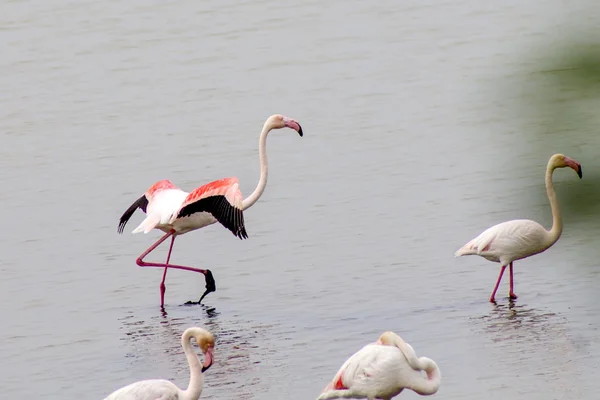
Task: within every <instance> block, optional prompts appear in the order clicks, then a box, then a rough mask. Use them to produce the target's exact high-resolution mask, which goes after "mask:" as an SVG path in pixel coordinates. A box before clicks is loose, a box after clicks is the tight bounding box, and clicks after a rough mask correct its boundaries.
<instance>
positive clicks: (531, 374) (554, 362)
mask: <svg viewBox="0 0 600 400" xmlns="http://www.w3.org/2000/svg"><path fill="white" fill-rule="evenodd" d="M470 321H471V322H472V324H473V329H474V330H475V331H476V332H477V333H478V334H483V336H484V346H485V347H486V348H487V349H490V350H491V352H490V353H489V355H492V358H491V359H490V360H489V363H490V364H493V368H491V370H493V371H494V374H502V376H503V377H504V379H503V380H504V382H503V385H504V386H513V387H519V386H523V385H521V384H520V383H521V382H523V380H527V381H529V382H531V384H530V385H527V389H526V392H527V393H525V392H522V394H528V395H529V394H531V395H533V394H540V393H554V394H558V393H561V394H564V395H568V396H570V398H581V395H582V393H579V392H578V391H579V390H581V389H580V388H581V387H582V386H581V385H580V384H579V383H580V381H581V380H582V376H581V373H582V372H583V371H582V370H581V366H580V365H579V364H578V362H577V361H578V359H579V357H580V354H581V346H580V343H577V340H576V339H575V338H574V337H573V335H572V333H571V332H570V329H569V327H568V321H567V320H566V318H565V317H563V316H561V315H560V314H557V313H554V312H551V311H543V310H538V309H535V308H531V307H529V306H527V305H526V304H518V303H517V302H514V301H510V302H509V303H508V304H502V305H494V306H493V308H492V310H491V311H490V312H489V313H488V314H486V315H482V316H479V317H474V318H471V319H470Z"/></svg>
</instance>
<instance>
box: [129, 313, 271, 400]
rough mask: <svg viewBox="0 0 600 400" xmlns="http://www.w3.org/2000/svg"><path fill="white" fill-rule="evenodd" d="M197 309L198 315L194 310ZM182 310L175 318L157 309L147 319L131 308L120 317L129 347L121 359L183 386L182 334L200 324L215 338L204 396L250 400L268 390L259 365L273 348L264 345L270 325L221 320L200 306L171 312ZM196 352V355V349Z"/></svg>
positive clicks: (185, 366)
mask: <svg viewBox="0 0 600 400" xmlns="http://www.w3.org/2000/svg"><path fill="white" fill-rule="evenodd" d="M199 309H201V310H202V313H198V311H197V310H199ZM182 310H185V311H186V313H185V314H184V315H182V316H177V317H175V316H170V315H169V313H167V311H166V310H164V309H162V310H161V313H160V314H158V315H153V316H147V317H146V318H140V317H137V316H136V315H134V312H133V311H129V313H128V315H126V316H125V317H123V318H121V321H122V324H123V327H122V330H123V331H124V334H125V336H124V337H123V339H122V340H125V341H127V342H128V344H129V346H130V347H131V351H130V352H129V353H128V354H126V357H127V358H128V359H129V362H130V367H131V368H132V369H134V370H135V368H136V365H137V366H138V367H139V366H140V365H141V364H146V365H147V364H151V365H158V367H156V368H155V370H156V371H158V372H159V373H161V374H162V375H160V377H161V378H164V379H169V380H173V381H175V383H176V384H179V385H180V386H181V387H186V386H187V382H188V379H189V376H188V374H189V367H188V364H187V360H186V358H185V355H184V353H183V349H182V348H181V334H182V333H183V331H184V330H185V329H186V328H188V327H190V326H200V327H203V328H205V329H208V330H209V331H210V332H211V333H212V334H213V335H214V336H215V339H216V346H215V362H214V364H213V367H212V368H211V369H210V370H209V372H207V377H206V381H205V391H204V392H203V394H202V397H203V398H205V397H206V398H211V395H212V396H214V397H218V398H223V396H226V397H227V398H239V399H253V398H255V395H256V394H258V393H262V392H264V391H265V389H266V388H268V380H267V381H266V382H265V380H264V379H261V375H260V374H259V371H258V364H260V362H261V358H263V357H264V356H265V353H273V352H274V350H272V349H270V348H269V346H270V343H272V340H269V335H270V333H271V332H272V328H273V326H267V325H260V324H255V323H252V322H251V321H243V320H226V321H225V320H223V318H222V317H221V314H220V313H219V312H218V311H217V310H216V309H215V308H213V307H207V306H204V305H201V306H197V307H182V308H180V309H177V310H175V312H173V311H172V312H171V313H172V314H175V313H178V312H179V311H182ZM190 312H191V313H190ZM223 326H225V327H226V328H223ZM196 351H197V353H199V355H200V356H201V353H200V351H199V350H198V349H196ZM201 357H202V356H201ZM261 372H263V371H261ZM146 378H147V377H142V378H140V379H146ZM209 388H210V389H209Z"/></svg>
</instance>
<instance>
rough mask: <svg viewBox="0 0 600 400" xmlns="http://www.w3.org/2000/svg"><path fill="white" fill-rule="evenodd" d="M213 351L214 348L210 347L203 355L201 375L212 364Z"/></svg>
mask: <svg viewBox="0 0 600 400" xmlns="http://www.w3.org/2000/svg"><path fill="white" fill-rule="evenodd" d="M213 350H214V348H213V347H212V346H211V347H209V348H208V349H207V350H206V352H205V353H204V364H203V365H202V373H204V371H206V370H207V369H209V368H210V366H211V365H212V363H213Z"/></svg>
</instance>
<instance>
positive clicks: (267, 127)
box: [117, 114, 303, 307]
mask: <svg viewBox="0 0 600 400" xmlns="http://www.w3.org/2000/svg"><path fill="white" fill-rule="evenodd" d="M285 127H288V128H291V129H293V130H295V131H296V132H298V134H299V135H300V136H303V132H302V127H301V126H300V124H299V123H298V122H297V121H295V120H293V119H291V118H288V117H285V116H283V115H279V114H275V115H271V116H270V117H269V118H268V119H267V120H266V122H265V124H264V126H263V129H262V132H261V133H260V138H259V141H258V153H259V158H260V180H259V181H258V185H257V186H256V189H254V192H252V194H251V195H250V196H248V197H247V198H246V199H244V200H242V193H241V191H240V187H239V181H238V179H237V178H225V179H220V180H217V181H214V182H211V183H208V184H206V185H204V186H201V187H199V188H197V189H195V190H193V191H192V192H191V193H187V192H184V191H183V190H181V189H179V188H178V187H176V186H175V185H173V184H172V183H171V182H170V181H168V180H162V181H158V182H156V183H155V184H154V185H152V186H151V187H150V188H149V189H148V190H147V191H146V193H144V194H143V195H142V196H141V197H140V198H139V199H137V200H136V201H135V202H133V204H132V205H131V206H130V207H129V208H128V209H127V210H126V211H125V212H124V213H123V215H122V216H121V219H120V220H119V226H118V228H117V232H119V233H123V230H124V229H125V225H126V224H127V222H128V221H129V219H130V218H131V216H132V215H133V213H134V212H135V210H137V209H138V208H139V209H141V210H142V211H143V212H145V213H146V214H147V216H146V218H145V219H144V220H143V221H142V223H141V224H140V225H139V226H138V227H137V228H135V229H134V230H133V233H139V232H144V233H148V232H150V231H151V230H152V229H159V230H161V231H163V232H165V235H163V236H162V237H161V238H160V239H159V240H158V241H156V243H154V244H153V245H152V246H150V247H149V248H148V249H147V250H146V251H145V252H143V253H142V254H141V255H140V256H139V257H138V258H137V260H136V263H137V265H139V266H140V267H163V268H164V272H163V277H162V281H161V283H160V305H161V307H163V306H164V304H165V290H166V288H165V279H166V277H167V269H168V268H175V269H183V270H186V271H194V272H199V273H201V274H204V276H205V279H206V291H205V292H204V294H202V296H201V297H200V300H198V302H197V303H198V304H199V303H200V302H201V301H202V299H203V298H204V296H206V295H207V294H208V293H210V292H214V291H215V290H216V285H215V280H214V278H213V275H212V272H211V271H210V270H209V269H199V268H192V267H186V266H182V265H175V264H169V260H170V259H171V251H172V250H173V244H174V243H175V238H176V237H177V236H178V235H183V234H184V233H187V232H191V231H194V230H196V229H200V228H204V227H205V226H208V225H212V224H214V223H215V222H217V221H218V222H220V223H221V224H222V225H223V226H224V227H226V228H227V229H229V230H230V231H231V232H232V233H233V234H234V235H235V236H237V237H239V238H240V239H246V238H247V237H248V234H247V233H246V228H245V226H244V215H243V211H244V210H246V209H248V208H250V207H251V206H252V205H253V204H254V203H256V201H257V200H258V199H259V198H260V196H261V195H262V194H263V192H264V190H265V186H266V185H267V174H268V165H267V135H268V134H269V132H270V131H271V130H273V129H281V128H285ZM169 237H171V245H170V247H169V253H168V255H167V262H166V263H155V262H146V261H144V257H146V256H147V255H148V254H149V253H150V252H152V251H153V250H154V249H156V247H158V245H160V244H161V243H162V242H164V241H165V240H167V238H169ZM187 304H196V302H191V301H188V302H187Z"/></svg>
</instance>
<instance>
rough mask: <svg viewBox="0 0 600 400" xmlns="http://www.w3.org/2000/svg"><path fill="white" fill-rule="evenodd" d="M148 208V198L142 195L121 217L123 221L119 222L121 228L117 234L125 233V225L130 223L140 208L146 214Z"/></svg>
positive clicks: (118, 228)
mask: <svg viewBox="0 0 600 400" xmlns="http://www.w3.org/2000/svg"><path fill="white" fill-rule="evenodd" d="M147 207H148V198H147V197H146V195H145V194H143V195H142V197H140V198H139V199H137V200H136V201H134V202H133V204H132V205H130V206H129V208H128V209H127V210H126V211H125V212H124V213H123V215H121V219H120V220H119V226H118V227H117V232H119V233H123V230H124V229H125V225H127V222H129V219H130V218H131V216H132V215H133V213H134V212H135V210H137V209H138V208H139V209H140V210H142V211H143V212H144V213H145V212H146V208H147Z"/></svg>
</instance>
